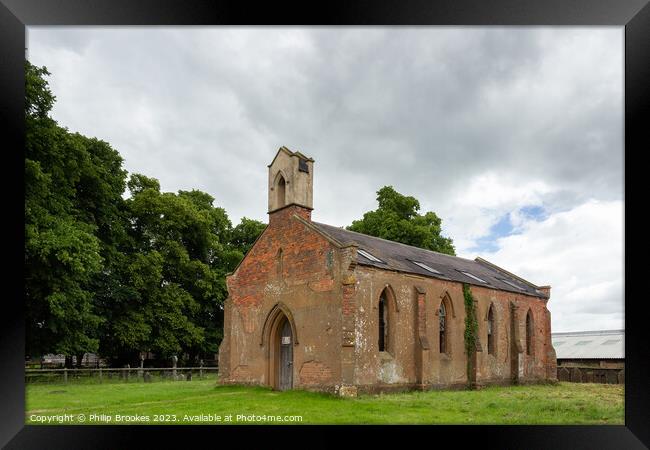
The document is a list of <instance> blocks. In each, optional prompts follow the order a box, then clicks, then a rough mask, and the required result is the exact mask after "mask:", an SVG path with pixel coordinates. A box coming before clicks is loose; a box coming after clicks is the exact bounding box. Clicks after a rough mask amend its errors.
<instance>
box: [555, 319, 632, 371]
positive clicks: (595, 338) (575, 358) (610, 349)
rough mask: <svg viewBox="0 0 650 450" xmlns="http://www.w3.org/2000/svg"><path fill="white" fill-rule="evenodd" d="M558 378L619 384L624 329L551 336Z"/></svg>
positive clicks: (623, 359) (622, 367) (623, 363)
mask: <svg viewBox="0 0 650 450" xmlns="http://www.w3.org/2000/svg"><path fill="white" fill-rule="evenodd" d="M551 339H552V342H553V347H554V348H555V352H556V355H557V368H558V379H559V380H560V381H582V382H602V383H623V382H624V368H625V330H599V331H572V332H563V333H551Z"/></svg>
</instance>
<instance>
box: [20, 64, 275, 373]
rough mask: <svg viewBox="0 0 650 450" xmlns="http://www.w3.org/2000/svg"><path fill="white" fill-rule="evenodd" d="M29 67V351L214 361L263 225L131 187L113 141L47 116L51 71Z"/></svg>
mask: <svg viewBox="0 0 650 450" xmlns="http://www.w3.org/2000/svg"><path fill="white" fill-rule="evenodd" d="M25 68H26V102H25V111H26V130H27V135H26V151H25V191H26V193H25V235H26V242H25V268H26V276H25V298H26V310H27V313H26V320H27V330H26V331H27V333H26V342H27V349H26V350H27V354H29V355H33V356H37V355H40V354H44V353H49V352H55V353H63V354H65V355H67V362H68V364H69V362H70V361H71V355H76V356H77V361H78V362H80V361H81V358H80V356H81V355H83V354H84V353H86V352H96V351H99V352H100V353H101V354H102V355H103V356H107V357H109V359H110V360H112V361H113V362H114V363H116V364H123V363H126V362H135V361H137V359H138V353H139V352H141V351H152V352H154V353H156V354H157V355H158V356H159V357H161V358H165V357H168V356H170V355H172V354H179V356H180V355H182V354H184V353H187V354H189V357H190V359H194V358H195V357H205V356H208V355H211V354H214V353H216V352H217V349H218V345H219V342H220V340H221V337H222V335H223V332H222V330H223V301H224V300H225V297H226V295H227V292H226V286H225V275H226V274H227V273H228V272H230V271H232V270H233V269H234V268H235V267H236V266H237V264H239V262H240V261H241V259H242V258H243V256H244V254H245V253H246V252H247V251H248V250H249V249H250V247H251V246H252V244H253V243H254V241H255V240H256V239H257V237H258V236H259V235H260V233H261V232H262V231H263V230H264V228H265V224H263V223H261V222H259V221H256V220H251V219H247V218H243V219H242V220H241V223H240V224H239V225H237V226H236V227H234V228H233V227H232V224H231V222H230V220H229V219H228V216H227V214H226V211H225V210H224V209H223V208H219V207H216V206H214V204H213V203H214V198H213V197H211V196H210V195H209V194H207V193H205V192H201V191H198V190H191V191H179V192H178V193H176V194H174V193H170V192H161V190H160V184H159V182H158V180H156V179H155V178H150V177H147V176H145V175H141V174H133V175H131V177H130V178H129V180H128V182H127V174H126V171H125V170H124V169H123V168H122V164H123V160H122V158H121V157H120V155H119V153H118V152H117V151H115V150H114V149H112V148H111V147H110V145H109V144H107V143H106V142H103V141H100V140H97V139H93V138H88V137H85V136H82V135H80V134H78V133H71V132H69V131H68V130H67V129H65V128H62V127H60V126H59V125H58V124H57V123H56V121H54V120H53V119H52V117H51V116H50V112H51V109H52V106H53V105H54V101H55V97H54V95H53V94H52V92H51V91H50V89H49V87H48V83H47V80H46V79H45V77H46V76H47V75H49V73H48V71H47V69H46V68H45V67H41V68H39V67H35V66H33V65H32V64H30V63H29V62H26V66H25ZM126 187H128V190H129V193H130V196H129V197H128V198H126V199H125V198H123V195H124V193H125V188H126ZM208 357H209V356H208Z"/></svg>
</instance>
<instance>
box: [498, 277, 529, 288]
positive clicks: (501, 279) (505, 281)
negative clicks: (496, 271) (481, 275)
mask: <svg viewBox="0 0 650 450" xmlns="http://www.w3.org/2000/svg"><path fill="white" fill-rule="evenodd" d="M499 281H503V282H504V283H505V284H508V285H510V286H512V287H513V288H515V289H519V290H520V291H523V290H524V289H523V288H522V287H521V286H517V285H516V284H515V283H513V282H512V281H508V280H506V279H503V278H499Z"/></svg>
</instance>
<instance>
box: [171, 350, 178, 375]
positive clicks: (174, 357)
mask: <svg viewBox="0 0 650 450" xmlns="http://www.w3.org/2000/svg"><path fill="white" fill-rule="evenodd" d="M177 362H178V356H176V355H174V356H172V363H173V369H174V370H172V377H173V378H174V381H176V363H177Z"/></svg>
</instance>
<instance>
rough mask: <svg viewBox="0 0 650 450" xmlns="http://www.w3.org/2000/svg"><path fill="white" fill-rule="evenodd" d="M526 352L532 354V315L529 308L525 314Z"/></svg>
mask: <svg viewBox="0 0 650 450" xmlns="http://www.w3.org/2000/svg"><path fill="white" fill-rule="evenodd" d="M526 354H527V355H532V354H533V316H532V314H531V313H530V310H528V314H526Z"/></svg>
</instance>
